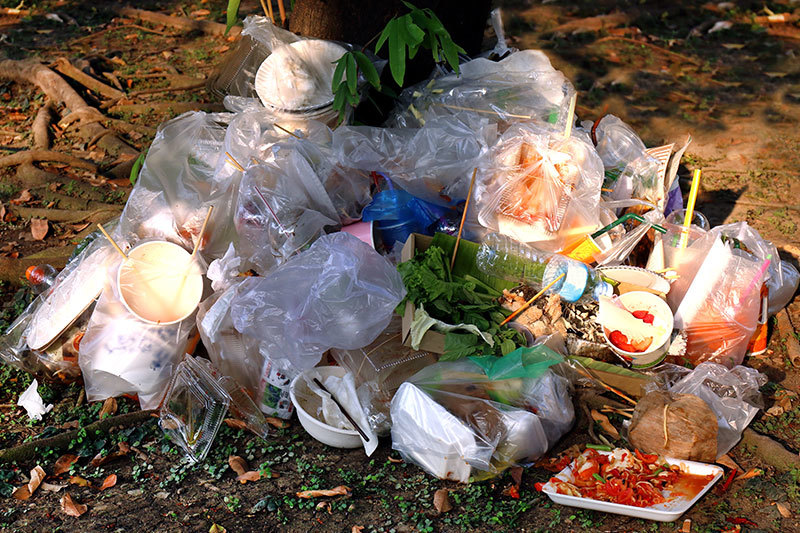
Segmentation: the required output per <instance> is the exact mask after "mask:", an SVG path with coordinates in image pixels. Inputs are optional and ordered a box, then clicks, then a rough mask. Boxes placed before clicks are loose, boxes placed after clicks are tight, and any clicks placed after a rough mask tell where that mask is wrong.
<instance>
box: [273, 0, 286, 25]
mask: <svg viewBox="0 0 800 533" xmlns="http://www.w3.org/2000/svg"><path fill="white" fill-rule="evenodd" d="M271 1H272V0H270V2H271ZM278 11H279V12H280V14H281V26H283V25H285V24H286V9H285V8H284V7H283V0H278Z"/></svg>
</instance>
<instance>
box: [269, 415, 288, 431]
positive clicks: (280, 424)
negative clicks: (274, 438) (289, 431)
mask: <svg viewBox="0 0 800 533" xmlns="http://www.w3.org/2000/svg"><path fill="white" fill-rule="evenodd" d="M264 419H265V420H266V421H267V424H269V425H270V426H272V427H276V428H278V429H283V428H288V427H289V422H287V421H286V420H281V419H280V418H275V417H273V416H267V417H264Z"/></svg>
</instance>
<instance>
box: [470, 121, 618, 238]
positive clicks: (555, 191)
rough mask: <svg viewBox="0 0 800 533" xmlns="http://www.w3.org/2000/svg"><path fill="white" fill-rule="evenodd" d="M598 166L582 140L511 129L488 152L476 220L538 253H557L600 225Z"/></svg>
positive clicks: (531, 128) (576, 135)
mask: <svg viewBox="0 0 800 533" xmlns="http://www.w3.org/2000/svg"><path fill="white" fill-rule="evenodd" d="M602 181H603V163H602V161H601V160H600V158H599V157H598V156H597V153H596V152H595V151H594V148H593V147H592V145H591V142H590V141H589V139H588V137H587V136H586V135H585V134H583V133H581V132H579V131H573V134H572V136H571V137H569V138H564V137H563V133H562V132H561V131H558V130H555V129H553V128H546V127H543V126H537V125H533V124H517V125H514V126H512V127H511V128H509V129H508V130H507V131H506V132H505V134H504V135H503V136H502V138H501V139H500V141H499V142H498V144H497V145H496V147H495V149H494V152H493V169H492V170H491V171H490V172H489V175H488V176H487V177H486V178H485V179H484V180H483V182H484V183H483V184H484V189H485V190H484V192H483V194H482V196H481V197H480V199H479V202H478V205H479V207H480V209H479V212H478V220H479V221H480V223H481V224H482V225H483V226H485V227H487V228H489V229H490V230H492V231H496V232H498V233H502V234H504V235H507V236H509V237H511V238H513V239H516V240H518V241H520V242H525V243H531V244H532V245H534V246H536V247H537V248H539V249H542V250H546V251H551V252H552V251H558V250H560V249H562V248H564V246H565V245H567V244H570V243H574V242H575V241H577V240H580V239H583V238H584V237H585V236H586V235H587V234H590V233H591V232H592V231H594V230H595V229H597V227H598V226H599V222H600V215H599V209H598V203H599V201H600V186H601V184H602Z"/></svg>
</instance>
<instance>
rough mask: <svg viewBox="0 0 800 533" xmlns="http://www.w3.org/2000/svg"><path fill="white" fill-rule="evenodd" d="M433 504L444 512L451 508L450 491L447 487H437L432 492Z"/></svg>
mask: <svg viewBox="0 0 800 533" xmlns="http://www.w3.org/2000/svg"><path fill="white" fill-rule="evenodd" d="M433 506H434V507H435V508H436V510H437V511H439V512H440V513H446V512H447V511H449V510H450V509H452V508H453V504H451V503H450V491H449V490H447V489H439V490H437V491H436V492H434V493H433Z"/></svg>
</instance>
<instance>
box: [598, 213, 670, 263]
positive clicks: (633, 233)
mask: <svg viewBox="0 0 800 533" xmlns="http://www.w3.org/2000/svg"><path fill="white" fill-rule="evenodd" d="M642 216H643V217H644V219H645V222H644V223H639V224H638V225H636V226H635V227H633V228H632V229H630V230H629V231H626V232H625V233H624V234H623V235H621V236H617V237H616V238H614V239H613V240H612V244H611V246H609V247H608V248H606V249H605V250H603V251H602V252H600V253H599V254H597V255H595V259H596V260H597V264H598V265H600V266H602V265H620V264H623V263H624V262H625V261H626V260H627V259H628V258H629V257H630V255H631V252H633V250H634V249H635V248H636V246H637V245H638V244H639V243H640V242H641V240H642V239H643V238H644V237H645V235H647V233H648V232H649V231H650V229H651V228H652V227H653V224H659V225H661V226H663V225H664V216H663V215H662V214H661V212H660V211H657V210H655V209H654V210H652V211H648V212H647V213H645V214H644V215H642ZM618 227H619V226H618ZM660 268H663V266H662V267H660Z"/></svg>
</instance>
